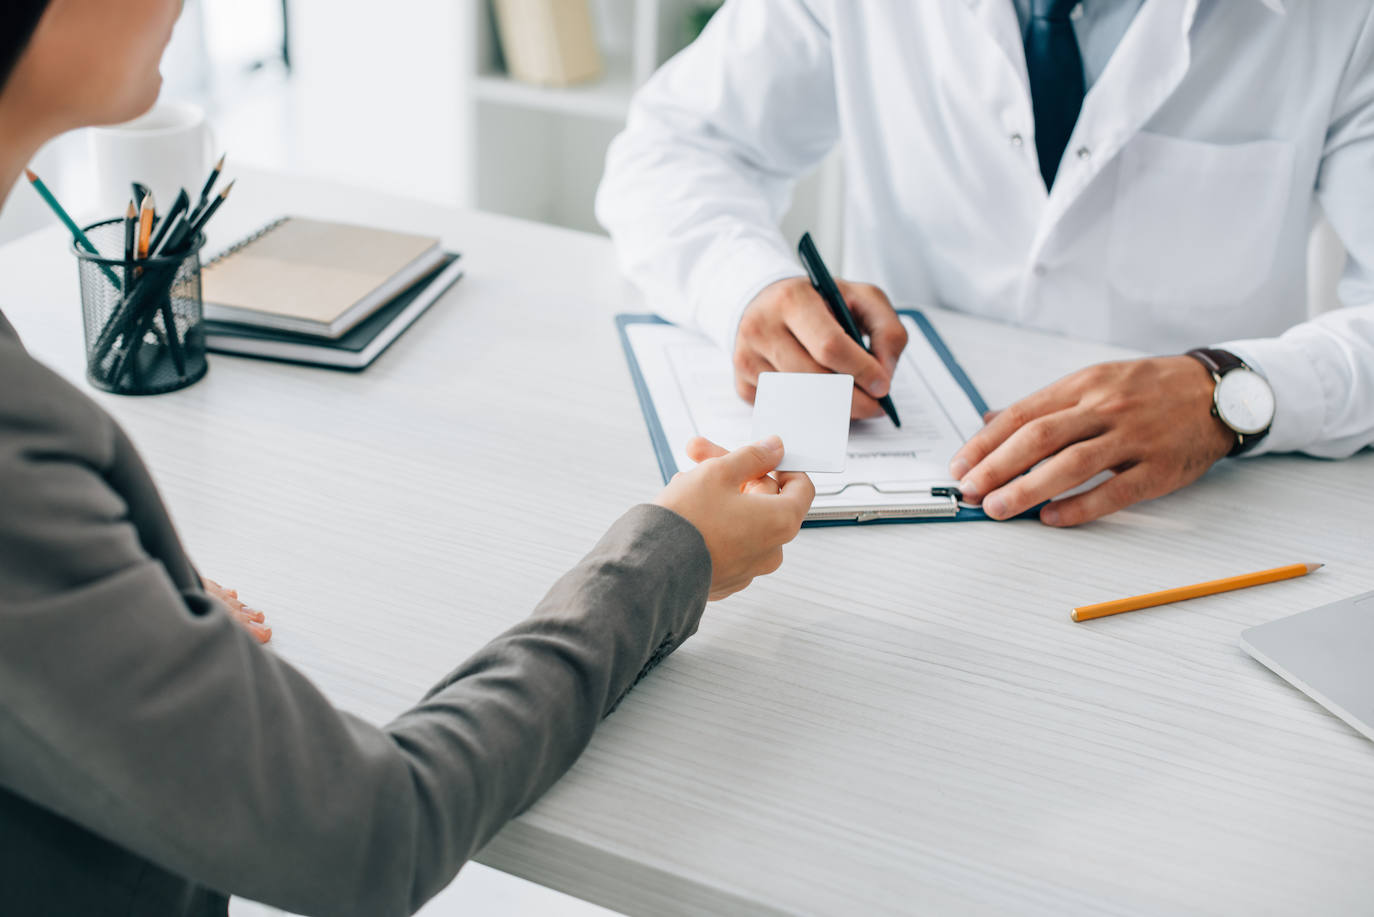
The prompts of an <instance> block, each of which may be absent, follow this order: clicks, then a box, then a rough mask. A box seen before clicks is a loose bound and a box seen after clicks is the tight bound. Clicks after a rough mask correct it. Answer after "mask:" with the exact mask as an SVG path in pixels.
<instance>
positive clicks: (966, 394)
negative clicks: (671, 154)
mask: <svg viewBox="0 0 1374 917" xmlns="http://www.w3.org/2000/svg"><path fill="white" fill-rule="evenodd" d="M899 314H900V315H901V318H902V323H903V324H904V325H905V326H906V329H907V333H908V335H909V343H908V344H907V348H906V350H905V351H904V352H903V353H902V358H901V360H899V361H898V365H897V372H896V375H895V377H894V378H893V382H892V400H893V401H894V402H896V404H897V410H898V411H899V412H901V417H902V426H901V428H900V429H899V428H897V427H894V426H893V425H892V422H891V421H890V420H888V419H887V418H886V417H879V418H874V419H871V420H861V421H855V422H853V423H852V424H851V425H850V432H849V452H848V456H847V461H846V463H845V470H844V471H842V472H835V473H825V474H813V475H811V479H812V481H813V482H814V483H815V485H816V499H815V502H814V503H813V504H812V506H811V511H810V512H809V513H807V516H806V524H807V525H841V524H853V523H860V522H924V521H937V520H945V521H964V520H972V519H986V518H987V516H986V515H985V514H984V513H983V511H982V510H981V509H979V508H978V507H976V506H970V505H968V504H966V503H963V502H962V501H961V500H960V494H959V490H958V482H957V481H955V480H953V479H952V478H950V476H949V460H950V459H951V458H952V457H953V456H954V453H955V452H956V451H957V450H958V449H959V447H960V446H961V445H962V444H963V443H964V441H965V440H967V439H968V438H969V437H970V436H972V435H973V434H974V433H976V432H978V430H980V429H982V426H983V413H984V412H985V411H986V410H987V405H986V403H985V402H984V401H983V398H982V396H981V395H979V394H978V390H977V389H976V388H974V386H973V383H972V381H970V380H969V377H968V375H967V374H966V373H965V372H964V370H963V368H962V367H960V366H959V364H958V362H956V361H955V359H954V356H953V354H951V353H950V351H949V348H948V347H946V346H945V342H944V341H943V340H942V339H941V338H940V335H939V334H938V333H937V332H936V331H935V328H934V327H933V326H932V325H931V324H930V321H929V320H928V319H927V318H926V317H925V316H924V315H922V314H921V313H920V312H916V311H910V310H903V311H902V312H900V313H899ZM616 323H617V324H618V325H619V327H620V338H621V343H622V344H623V346H624V348H625V357H626V359H627V360H628V362H629V364H630V375H631V376H632V377H633V378H634V382H635V390H636V391H637V393H638V395H639V403H640V407H641V408H642V409H643V411H644V419H645V420H646V421H647V422H648V425H649V437H650V439H651V440H652V441H653V444H654V451H655V453H657V456H658V465H659V470H660V471H661V472H662V474H663V480H664V481H665V482H666V481H668V480H669V479H671V478H672V476H673V475H674V474H676V473H677V472H678V471H681V470H685V469H688V468H690V467H692V462H691V460H690V459H689V458H688V457H687V453H686V445H687V441H688V440H689V439H691V438H692V437H693V436H705V437H706V438H708V439H711V440H714V441H715V442H717V443H719V444H720V445H722V446H725V447H727V448H734V447H736V446H740V445H743V444H744V443H746V442H749V441H750V437H751V434H752V429H751V426H752V424H751V420H752V413H753V412H752V409H751V408H750V406H749V405H748V404H746V403H745V402H744V401H742V400H741V399H740V397H739V395H738V394H737V393H736V391H735V382H734V373H733V370H732V369H731V365H730V357H729V355H728V354H725V353H722V352H721V351H720V350H718V349H717V348H716V347H715V345H713V344H712V343H711V342H710V341H708V340H706V339H705V338H703V337H701V336H700V335H698V334H695V333H693V332H691V331H688V330H686V329H683V328H678V327H676V326H674V325H670V324H668V323H667V322H665V321H663V319H661V318H659V317H658V316H656V315H620V316H617V318H616Z"/></svg>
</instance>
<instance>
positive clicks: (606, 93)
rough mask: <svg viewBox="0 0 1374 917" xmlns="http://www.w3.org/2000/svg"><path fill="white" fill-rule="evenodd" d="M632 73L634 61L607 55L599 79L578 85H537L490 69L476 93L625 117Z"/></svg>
mask: <svg viewBox="0 0 1374 917" xmlns="http://www.w3.org/2000/svg"><path fill="white" fill-rule="evenodd" d="M630 74H631V67H630V61H629V60H628V59H627V58H623V57H607V58H606V60H605V72H604V73H603V74H602V75H601V76H600V77H599V78H598V79H596V80H594V81H592V82H589V83H581V84H577V85H574V86H536V85H533V84H531V83H522V82H520V81H519V80H515V79H512V78H511V77H510V76H509V75H508V74H506V73H496V72H487V73H482V74H479V75H478V76H477V79H476V82H475V84H474V86H473V95H474V97H475V98H476V99H477V100H478V101H479V102H486V103H490V104H498V105H508V106H511V107H515V108H527V109H533V110H536V111H546V112H554V113H559V114H567V115H578V116H582V117H590V118H600V119H603V120H606V121H624V120H625V114H626V112H628V111H629V108H630V97H631V96H632V95H633V94H634V82H633V80H632V78H631V75H630Z"/></svg>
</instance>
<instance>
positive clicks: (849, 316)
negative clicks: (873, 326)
mask: <svg viewBox="0 0 1374 917" xmlns="http://www.w3.org/2000/svg"><path fill="white" fill-rule="evenodd" d="M797 254H799V255H800V256H801V262H802V265H803V266H804V267H805V268H806V275H807V276H808V277H810V278H811V285H812V286H813V287H815V288H816V292H817V293H819V294H821V299H823V300H825V304H826V305H827V306H829V307H830V314H831V315H833V316H835V321H837V322H839V323H840V327H841V328H843V329H844V332H845V334H847V335H849V336H850V337H851V338H853V339H854V343H856V344H858V345H859V346H860V347H863V348H864V350H865V351H867V352H868V353H869V354H870V355H872V353H873V351H872V350H870V349H869V348H867V347H864V336H863V334H862V333H861V332H860V331H859V326H858V324H857V323H856V322H855V321H854V315H853V313H851V312H850V311H849V307H848V306H846V305H845V304H844V297H843V296H841V295H840V288H839V287H838V286H836V285H835V280H834V278H832V277H831V276H830V271H828V270H826V267H825V262H824V261H822V260H821V253H820V252H819V251H817V250H816V243H815V242H812V241H811V233H809V232H806V233H802V237H801V242H800V243H798V245H797ZM878 404H879V406H880V407H882V409H883V410H884V411H886V412H887V416H888V417H891V418H892V422H893V423H894V424H896V425H897V426H899V427H900V426H901V425H902V422H901V421H900V420H898V419H897V408H896V406H895V405H893V403H892V396H891V395H884V396H883V397H881V398H879V399H878Z"/></svg>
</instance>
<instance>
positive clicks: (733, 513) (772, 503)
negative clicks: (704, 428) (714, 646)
mask: <svg viewBox="0 0 1374 917" xmlns="http://www.w3.org/2000/svg"><path fill="white" fill-rule="evenodd" d="M782 451H783V450H782V440H780V439H778V438H777V437H776V436H770V437H768V439H765V440H763V441H762V442H758V443H754V444H753V445H751V446H744V447H742V448H739V449H736V450H735V451H734V452H726V451H725V450H724V449H722V448H721V447H720V446H717V445H716V444H715V443H713V442H711V441H710V440H706V439H702V438H700V437H697V438H696V439H693V440H692V441H691V442H690V443H688V444H687V454H688V455H689V456H690V457H691V458H692V460H693V461H695V462H699V463H700V464H698V465H697V466H696V467H695V468H693V469H692V470H690V471H685V472H680V473H678V474H676V475H674V476H673V479H672V481H670V482H669V483H668V486H667V487H665V488H664V489H663V492H662V493H660V494H659V495H658V499H657V500H655V501H654V502H655V503H657V504H658V505H659V506H662V507H664V508H666V509H670V510H672V511H673V512H675V513H677V514H678V515H679V516H682V517H683V518H684V519H686V520H687V521H688V522H690V523H692V525H694V526H696V529H697V531H698V532H700V533H701V537H702V539H703V540H704V541H705V542H706V549H707V550H708V551H709V552H710V553H711V593H710V597H711V601H713V602H714V601H716V600H717V599H723V598H725V597H726V596H727V595H731V594H732V593H735V592H739V591H740V590H741V589H743V588H744V587H745V586H748V585H749V584H750V583H751V582H753V580H754V577H756V576H766V575H767V574H769V573H772V572H773V571H774V570H776V569H778V567H780V566H782V546H783V545H785V544H787V542H789V541H791V540H792V539H793V538H795V537H797V532H798V530H799V529H800V528H801V524H802V520H803V519H805V518H806V512H807V510H809V509H810V508H811V501H812V499H814V498H815V496H816V488H815V487H814V486H813V485H812V484H811V479H810V478H809V477H807V476H806V475H804V474H799V473H786V472H780V473H778V474H777V475H776V476H772V475H770V474H769V472H771V471H772V470H773V469H774V468H777V467H778V462H780V461H782Z"/></svg>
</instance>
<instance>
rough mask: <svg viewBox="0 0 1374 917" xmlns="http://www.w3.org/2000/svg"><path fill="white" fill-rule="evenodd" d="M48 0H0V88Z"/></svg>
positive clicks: (41, 16) (26, 44)
mask: <svg viewBox="0 0 1374 917" xmlns="http://www.w3.org/2000/svg"><path fill="white" fill-rule="evenodd" d="M47 8H48V0H0V89H4V88H5V83H7V82H9V78H10V73H11V71H13V70H14V65H15V64H17V63H19V57H20V55H22V54H23V53H24V49H25V48H26V47H28V44H29V39H30V38H32V37H33V30H34V29H35V28H37V27H38V20H39V19H42V18H43V11H44V10H45V9H47Z"/></svg>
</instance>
